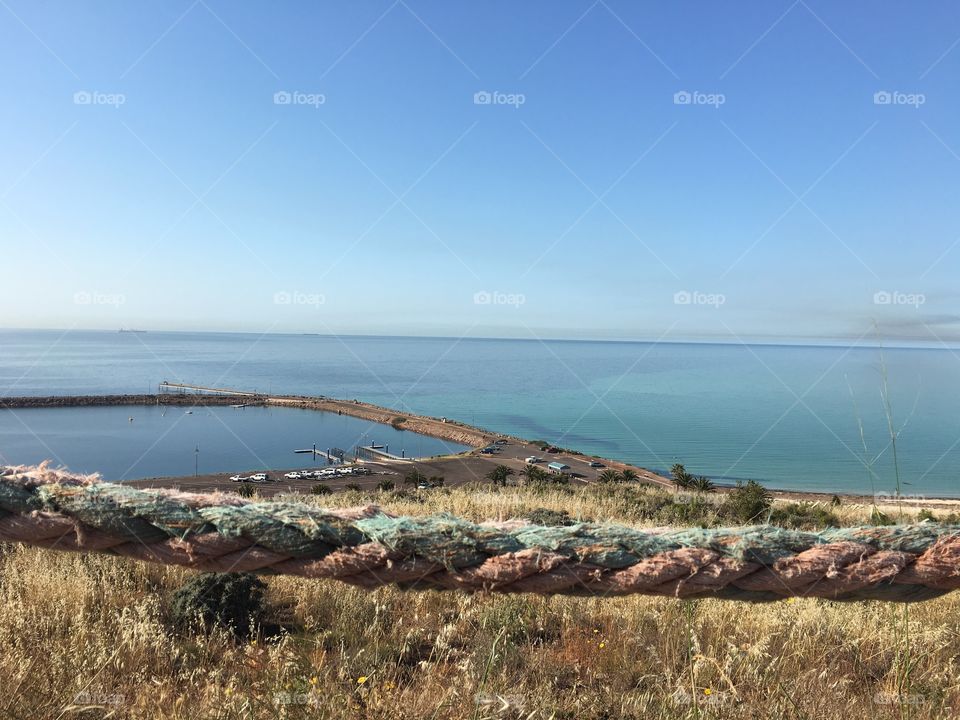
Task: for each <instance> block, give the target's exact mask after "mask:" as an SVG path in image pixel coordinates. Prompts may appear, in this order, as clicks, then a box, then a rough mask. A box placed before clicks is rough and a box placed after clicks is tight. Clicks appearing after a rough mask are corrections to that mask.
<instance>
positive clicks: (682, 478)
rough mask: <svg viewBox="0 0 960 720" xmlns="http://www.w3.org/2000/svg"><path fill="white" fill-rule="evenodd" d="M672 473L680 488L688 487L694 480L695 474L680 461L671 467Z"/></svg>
mask: <svg viewBox="0 0 960 720" xmlns="http://www.w3.org/2000/svg"><path fill="white" fill-rule="evenodd" d="M670 474H671V475H672V476H673V482H674V483H675V484H676V486H677V487H679V488H688V487H690V485H691V483H692V482H693V476H692V475H690V473H688V472H687V469H686V468H685V467H684V466H683V465H681V464H680V463H677V464H676V465H674V466H673V467H672V468H670Z"/></svg>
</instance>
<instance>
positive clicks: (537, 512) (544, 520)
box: [523, 508, 577, 527]
mask: <svg viewBox="0 0 960 720" xmlns="http://www.w3.org/2000/svg"><path fill="white" fill-rule="evenodd" d="M523 517H524V518H525V519H526V520H529V521H530V522H532V523H533V524H534V525H544V526H548V527H563V526H568V525H576V524H577V521H576V520H574V519H573V518H572V517H570V513H568V512H567V511H566V510H550V509H549V508H534V509H533V510H531V511H530V512H528V513H527V514H526V515H524V516H523Z"/></svg>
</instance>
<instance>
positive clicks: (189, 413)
mask: <svg viewBox="0 0 960 720" xmlns="http://www.w3.org/2000/svg"><path fill="white" fill-rule="evenodd" d="M184 415H193V410H187V411H186V412H185V413H184Z"/></svg>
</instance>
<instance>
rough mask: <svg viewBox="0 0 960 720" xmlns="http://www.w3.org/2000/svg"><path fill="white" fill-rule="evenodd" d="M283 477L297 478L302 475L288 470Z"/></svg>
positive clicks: (288, 478)
mask: <svg viewBox="0 0 960 720" xmlns="http://www.w3.org/2000/svg"><path fill="white" fill-rule="evenodd" d="M284 477H285V478H287V480H299V479H300V478H302V477H303V475H302V474H301V473H298V472H288V473H287V474H286V475H284Z"/></svg>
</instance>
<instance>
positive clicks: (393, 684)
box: [387, 682, 397, 690]
mask: <svg viewBox="0 0 960 720" xmlns="http://www.w3.org/2000/svg"><path fill="white" fill-rule="evenodd" d="M396 686H397V684H396V683H395V682H388V683H387V690H393V689H394V688H395V687H396Z"/></svg>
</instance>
